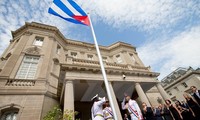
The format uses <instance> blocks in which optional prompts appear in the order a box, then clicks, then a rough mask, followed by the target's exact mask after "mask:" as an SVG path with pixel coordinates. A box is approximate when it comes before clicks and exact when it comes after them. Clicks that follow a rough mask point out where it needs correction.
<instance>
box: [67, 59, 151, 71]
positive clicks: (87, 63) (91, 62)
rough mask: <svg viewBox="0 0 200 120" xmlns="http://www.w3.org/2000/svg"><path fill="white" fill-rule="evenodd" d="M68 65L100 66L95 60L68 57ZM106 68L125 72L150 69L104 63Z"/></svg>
mask: <svg viewBox="0 0 200 120" xmlns="http://www.w3.org/2000/svg"><path fill="white" fill-rule="evenodd" d="M66 62H67V64H73V65H80V66H100V64H99V62H98V61H94V60H85V59H78V58H72V57H68V58H67V59H66ZM104 66H105V68H113V69H124V70H140V71H141V70H142V71H148V70H149V68H148V67H142V66H134V65H128V64H118V63H110V62H104Z"/></svg>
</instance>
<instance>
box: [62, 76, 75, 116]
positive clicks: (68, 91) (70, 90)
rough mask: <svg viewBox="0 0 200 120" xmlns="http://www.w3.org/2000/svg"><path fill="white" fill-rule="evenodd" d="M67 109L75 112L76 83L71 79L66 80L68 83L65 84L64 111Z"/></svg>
mask: <svg viewBox="0 0 200 120" xmlns="http://www.w3.org/2000/svg"><path fill="white" fill-rule="evenodd" d="M66 110H72V111H73V112H74V84H73V81H71V80H68V81H66V84H65V93H64V110H63V111H66ZM73 120H74V118H73Z"/></svg>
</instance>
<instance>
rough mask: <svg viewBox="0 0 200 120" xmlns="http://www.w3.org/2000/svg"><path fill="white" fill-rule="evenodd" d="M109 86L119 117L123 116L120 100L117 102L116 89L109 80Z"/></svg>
mask: <svg viewBox="0 0 200 120" xmlns="http://www.w3.org/2000/svg"><path fill="white" fill-rule="evenodd" d="M109 87H110V92H111V95H112V98H113V103H114V107H115V111H116V112H117V113H116V114H117V118H119V120H120V118H122V116H121V112H120V109H119V105H118V102H117V99H116V96H115V93H114V90H113V87H112V83H111V82H109Z"/></svg>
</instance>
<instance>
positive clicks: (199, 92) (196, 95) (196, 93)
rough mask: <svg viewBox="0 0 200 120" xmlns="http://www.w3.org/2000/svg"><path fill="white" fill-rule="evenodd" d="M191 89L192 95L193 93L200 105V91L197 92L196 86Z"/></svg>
mask: <svg viewBox="0 0 200 120" xmlns="http://www.w3.org/2000/svg"><path fill="white" fill-rule="evenodd" d="M190 89H191V90H192V93H193V94H192V96H193V97H194V98H195V100H196V101H197V102H198V104H199V105H200V90H197V88H196V86H191V87H190Z"/></svg>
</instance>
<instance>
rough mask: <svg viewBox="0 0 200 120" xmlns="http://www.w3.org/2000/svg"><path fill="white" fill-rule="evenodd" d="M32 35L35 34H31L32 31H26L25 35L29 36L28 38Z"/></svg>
mask: <svg viewBox="0 0 200 120" xmlns="http://www.w3.org/2000/svg"><path fill="white" fill-rule="evenodd" d="M32 34H33V32H30V31H26V32H24V33H23V35H27V36H30V35H32Z"/></svg>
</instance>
